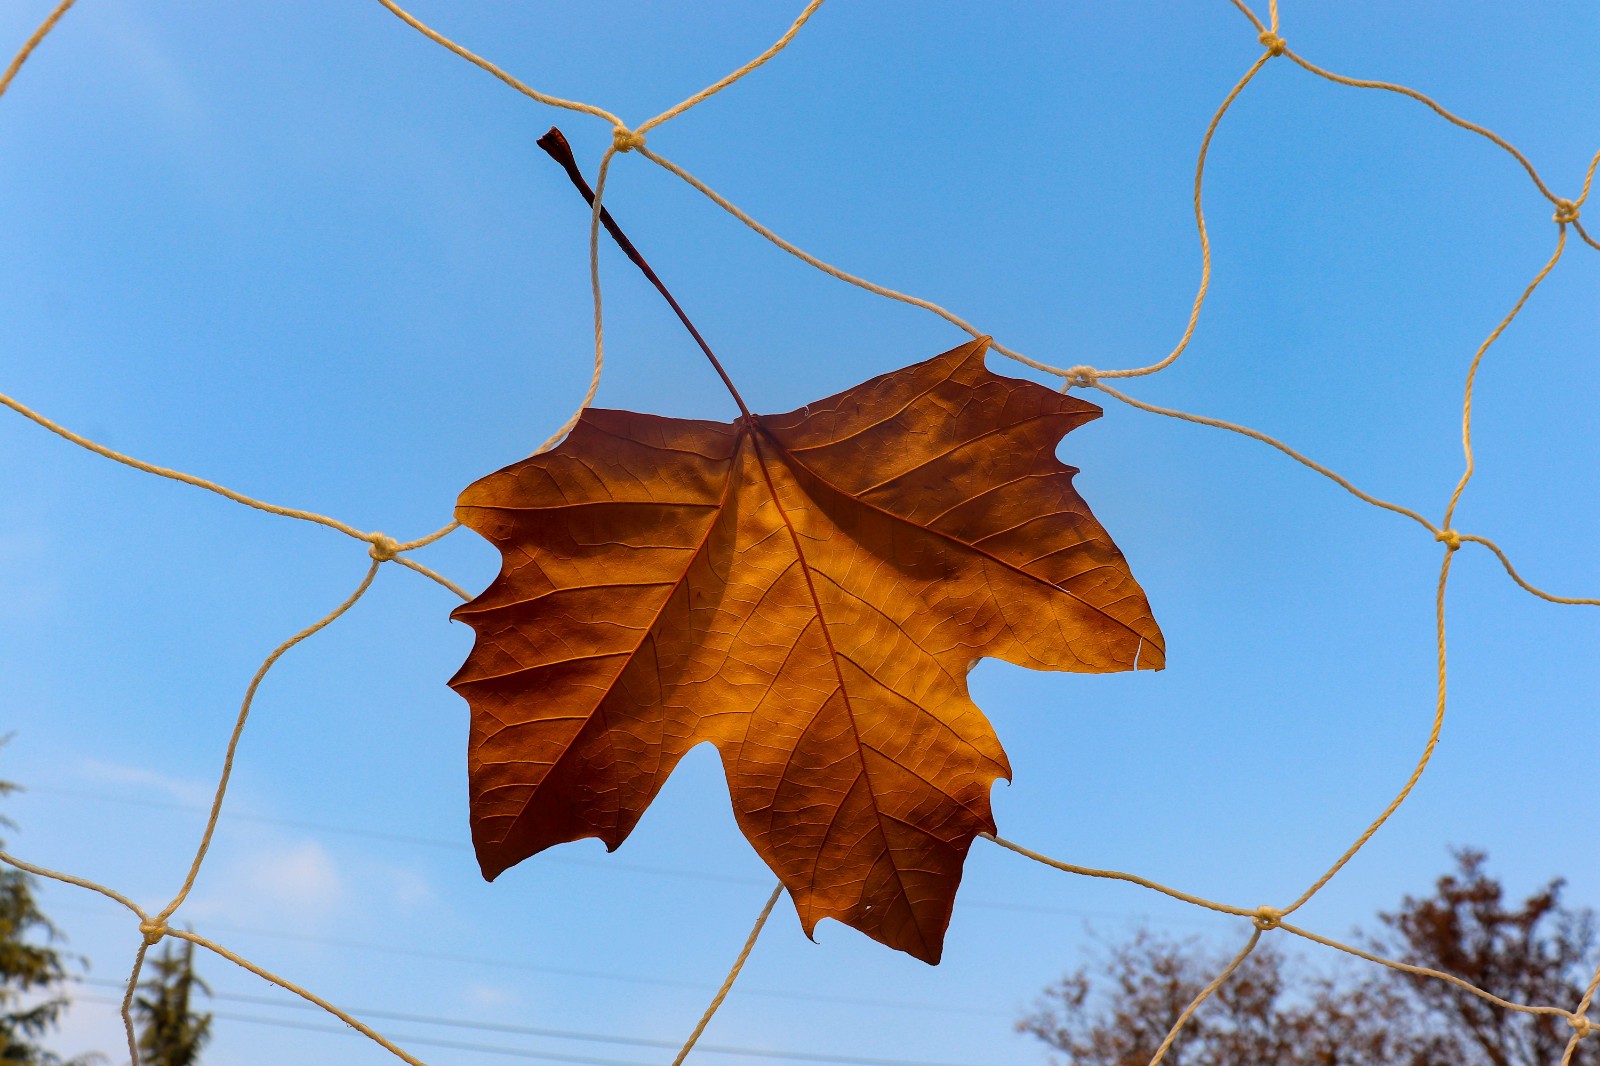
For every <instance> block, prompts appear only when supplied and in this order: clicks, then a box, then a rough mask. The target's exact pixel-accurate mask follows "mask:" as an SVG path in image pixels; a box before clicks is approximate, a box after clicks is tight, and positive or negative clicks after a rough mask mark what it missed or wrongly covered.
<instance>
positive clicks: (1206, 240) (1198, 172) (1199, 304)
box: [639, 51, 1271, 379]
mask: <svg viewBox="0 0 1600 1066" xmlns="http://www.w3.org/2000/svg"><path fill="white" fill-rule="evenodd" d="M1269 58H1271V52H1270V51H1269V52H1268V53H1267V54H1266V55H1263V56H1262V57H1261V58H1260V59H1257V60H1256V61H1255V63H1253V64H1252V65H1251V67H1250V69H1249V70H1248V71H1246V72H1245V75H1244V77H1243V78H1241V79H1239V82H1238V84H1236V85H1235V86H1234V87H1233V89H1232V90H1231V91H1230V92H1229V93H1228V95H1227V97H1226V98H1224V99H1223V101H1222V104H1221V106H1220V107H1218V108H1217V111H1216V113H1215V114H1214V115H1212V117H1211V122H1210V124H1209V125H1208V126H1207V127H1206V133H1205V136H1204V137H1203V138H1202V139H1201V142H1200V153H1199V156H1198V158H1197V160H1196V162H1195V174H1194V213H1195V223H1196V226H1197V229H1198V232H1199V235H1200V287H1199V290H1198V291H1197V292H1196V293H1195V298H1194V303H1193V305H1192V306H1191V307H1190V309H1189V319H1188V322H1187V324H1186V325H1185V326H1184V331H1183V335H1182V336H1181V337H1180V338H1179V340H1178V343H1177V345H1176V346H1175V347H1174V348H1173V349H1172V351H1171V352H1169V353H1168V354H1167V355H1166V356H1165V357H1164V358H1162V359H1161V360H1159V361H1157V362H1155V363H1152V364H1150V365H1149V366H1144V367H1138V368H1135V369H1132V370H1101V371H1096V372H1094V373H1095V374H1097V375H1098V376H1099V377H1113V378H1117V377H1141V376H1143V375H1146V374H1154V373H1156V372H1157V371H1159V370H1162V369H1165V368H1166V367H1168V366H1171V365H1172V363H1173V362H1175V361H1176V360H1177V358H1178V357H1179V356H1180V355H1182V354H1183V352H1184V350H1185V349H1187V348H1188V347H1189V342H1190V341H1191V340H1193V339H1194V332H1195V328H1196V326H1197V325H1198V323H1199V321H1200V311H1201V309H1202V308H1203V307H1204V305H1205V299H1206V294H1207V293H1208V292H1209V291H1210V288H1211V238H1210V236H1209V235H1208V233H1207V231H1206V220H1205V210H1204V208H1203V206H1202V193H1203V189H1204V182H1205V168H1206V159H1207V157H1208V154H1209V152H1210V149H1211V141H1212V138H1213V137H1214V136H1215V135H1216V132H1217V128H1218V126H1220V125H1221V123H1222V117H1223V116H1224V115H1225V114H1227V112H1228V108H1230V107H1231V106H1232V105H1233V102H1234V100H1236V99H1238V96H1239V94H1240V93H1241V92H1243V91H1244V87H1245V86H1246V85H1248V84H1250V80H1251V79H1252V78H1254V77H1255V76H1256V74H1257V72H1259V71H1260V70H1261V68H1262V67H1263V66H1264V65H1265V64H1266V61H1267V60H1268V59H1269ZM639 154H640V155H642V156H644V157H645V158H646V159H648V160H650V161H651V162H652V163H655V164H656V165H657V166H659V167H661V168H662V169H663V170H666V171H667V172H668V173H671V174H673V175H675V176H676V177H677V178H679V179H680V180H682V181H683V182H685V183H687V184H688V185H689V186H690V187H691V188H693V189H695V190H696V191H697V192H699V193H700V194H701V195H702V196H704V197H706V198H707V199H708V200H710V201H711V202H712V203H714V204H716V205H717V206H718V207H720V208H722V209H723V210H724V211H726V212H727V213H728V214H730V215H732V216H733V217H734V218H736V219H738V220H739V221H740V222H742V223H744V224H745V225H746V226H747V227H749V228H750V229H751V230H753V231H755V232H756V233H758V234H760V235H761V236H762V237H764V238H765V239H766V240H768V241H770V242H771V243H773V244H774V245H776V246H778V247H779V248H781V249H783V250H784V251H785V252H788V253H789V254H790V255H792V256H794V257H795V258H796V259H799V260H800V261H801V262H804V263H806V264H808V265H810V266H812V267H815V268H816V269H818V270H820V271H822V272H823V273H824V274H827V275H829V276H830V277H834V278H838V279H839V280H840V281H843V282H846V283H848V284H850V285H854V286H856V287H857V288H859V289H864V290H866V291H867V292H870V293H873V294H875V295H878V296H883V297H886V298H888V299H890V300H896V301H898V302H900V303H904V304H910V305H911V306H913V307H920V308H922V309H923V310H925V311H931V312H932V313H934V314H936V315H938V316H939V317H940V318H942V319H944V320H945V321H946V322H949V323H950V324H951V325H953V326H955V327H956V328H958V329H960V330H962V331H964V332H965V333H967V334H968V335H970V336H972V337H983V336H985V335H986V334H984V333H983V331H981V330H979V329H978V327H976V326H974V325H973V324H972V323H970V322H968V321H967V320H966V319H964V318H962V317H961V316H959V315H957V314H956V313H955V312H953V311H950V310H948V309H946V308H944V307H941V306H940V305H938V304H936V303H934V302H933V301H932V300H925V299H923V298H922V297H920V296H912V295H910V294H908V293H904V292H900V291H899V290H897V289H890V288H887V287H885V286H882V285H879V284H877V283H876V282H872V281H868V280H867V279H866V278H863V277H860V276H859V275H856V274H851V273H849V272H848V271H845V270H841V269H840V268H839V267H836V266H834V265H833V264H832V263H828V262H826V261H824V260H822V259H819V258H817V257H816V256H814V255H812V254H811V253H810V252H807V251H805V250H804V249H802V248H800V247H799V246H798V245H796V244H794V243H792V242H790V241H787V240H785V239H784V238H782V237H780V236H778V234H777V233H775V232H773V230H771V229H770V228H768V227H767V226H764V225H762V224H761V223H760V222H758V221H756V219H755V218H753V217H752V216H751V215H750V214H749V213H748V212H746V211H744V210H743V209H741V208H739V207H737V206H735V205H734V204H733V203H732V202H731V201H730V200H728V199H727V197H725V196H723V195H722V194H721V193H719V192H717V191H716V190H715V189H713V188H711V186H709V185H707V184H706V183H705V182H703V181H701V180H700V179H699V178H697V177H695V176H694V175H693V174H691V173H690V172H689V171H688V170H686V169H684V168H683V167H681V166H679V165H678V164H677V163H674V162H672V161H671V160H669V159H666V158H665V157H663V156H661V155H659V154H657V153H655V152H652V151H650V150H649V149H647V148H644V147H642V146H641V147H640V148H639ZM990 346H991V347H992V348H993V349H994V350H995V351H997V352H999V353H1000V354H1001V355H1004V356H1006V357H1008V358H1010V359H1014V360H1016V361H1017V362H1019V363H1022V364H1024V365H1026V366H1031V367H1033V368H1034V369H1035V370H1042V371H1044V372H1045V373H1048V374H1055V375H1056V376H1058V377H1062V378H1068V379H1071V378H1072V377H1073V376H1074V373H1075V372H1079V373H1081V372H1085V371H1088V369H1089V368H1087V367H1072V368H1070V369H1065V368H1062V367H1058V366H1052V365H1051V364H1049V363H1044V362H1040V361H1039V360H1037V359H1034V358H1032V357H1031V356H1027V355H1024V354H1023V353H1021V352H1019V351H1016V350H1015V349H1013V348H1008V347H1007V346H1005V345H1004V344H999V343H991V345H990Z"/></svg>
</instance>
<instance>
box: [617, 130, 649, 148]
mask: <svg viewBox="0 0 1600 1066" xmlns="http://www.w3.org/2000/svg"><path fill="white" fill-rule="evenodd" d="M611 146H612V147H613V148H615V149H616V150H617V151H619V152H631V151H633V150H634V149H635V148H643V147H644V134H642V133H635V132H633V131H632V130H630V129H629V128H628V127H626V126H613V127H611Z"/></svg>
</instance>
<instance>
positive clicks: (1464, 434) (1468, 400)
mask: <svg viewBox="0 0 1600 1066" xmlns="http://www.w3.org/2000/svg"><path fill="white" fill-rule="evenodd" d="M1566 246H1567V227H1566V226H1562V227H1561V235H1560V236H1559V237H1557V238H1556V250H1555V252H1554V253H1553V254H1551V256H1550V259H1549V261H1548V262H1546V263H1545V265H1544V267H1543V268H1542V269H1541V270H1540V271H1539V273H1537V274H1535V275H1534V277H1533V280H1532V281H1530V282H1528V287H1527V288H1525V289H1523V290H1522V295H1521V296H1520V297H1518V298H1517V302H1516V303H1515V304H1513V305H1512V308H1511V310H1510V311H1508V312H1507V313H1506V316H1505V317H1504V318H1502V319H1501V320H1500V322H1499V324H1498V325H1496V326H1495V327H1494V329H1493V331H1491V332H1490V334H1489V335H1488V336H1487V337H1485V338H1484V340H1483V343H1482V344H1480V345H1478V350H1477V351H1476V352H1473V353H1472V362H1471V363H1469V364H1468V366H1467V384H1466V388H1465V394H1464V398H1463V400H1462V403H1461V450H1462V452H1464V453H1465V454H1466V458H1467V468H1466V469H1465V470H1464V471H1462V473H1461V480H1460V481H1458V482H1456V488H1455V491H1454V492H1452V493H1451V494H1450V505H1449V506H1448V507H1446V508H1445V509H1444V523H1443V525H1444V528H1446V529H1449V528H1450V520H1451V519H1452V518H1454V517H1455V513H1456V505H1457V504H1459V503H1460V502H1461V494H1462V493H1463V492H1465V491H1466V488H1467V482H1469V481H1471V480H1472V474H1473V471H1474V470H1475V469H1476V466H1475V464H1474V462H1473V457H1472V386H1473V384H1474V383H1475V382H1476V381H1477V377H1478V366H1479V365H1480V364H1481V363H1482V362H1483V355H1484V353H1485V352H1487V351H1488V350H1489V346H1490V345H1492V344H1493V343H1494V342H1495V341H1497V340H1499V339H1500V334H1502V333H1504V332H1505V331H1506V327H1507V326H1509V325H1511V323H1512V322H1513V321H1514V320H1515V319H1516V317H1517V315H1518V314H1520V313H1521V312H1522V308H1523V306H1524V305H1525V304H1526V303H1527V302H1528V297H1530V296H1532V295H1533V291H1534V290H1535V289H1537V288H1538V287H1539V283H1540V282H1542V281H1544V279H1545V278H1547V277H1549V276H1550V271H1552V270H1554V269H1555V267H1556V264H1557V263H1559V262H1561V252H1562V251H1563V250H1564V249H1565V248H1566Z"/></svg>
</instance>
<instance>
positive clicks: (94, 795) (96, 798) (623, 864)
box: [27, 785, 1215, 927]
mask: <svg viewBox="0 0 1600 1066" xmlns="http://www.w3.org/2000/svg"><path fill="white" fill-rule="evenodd" d="M27 791H28V792H37V793H41V794H46V795H52V796H64V797H68V798H71V799H80V800H89V801H91V802H94V803H109V804H112V805H115V806H136V807H150V808H154V809H157V810H168V811H181V812H184V813H186V814H201V815H203V814H205V813H207V811H208V810H209V808H207V807H202V806H197V805H195V804H192V803H178V802H175V801H171V800H155V799H131V798H125V797H121V796H111V795H107V794H105V793H101V792H88V791H83V790H79V789H70V788H52V787H49V786H36V785H29V786H28V788H27ZM224 817H225V818H229V819H235V820H238V821H241V822H256V823H258V824H261V825H278V826H283V827H284V828H286V829H305V830H309V831H311V832H316V833H331V834H334V835H336V836H347V837H359V838H362V839H366V840H380V841H383V842H385V843H389V844H405V845H409V846H411V847H424V848H438V849H441V850H445V851H458V852H470V851H471V850H472V845H470V844H468V843H465V842H464V841H460V840H445V839H442V838H439V837H425V836H412V835H410V834H406V833H389V832H385V831H383V830H381V829H361V828H358V827H355V826H347V825H334V824H332V823H329V822H316V821H307V820H304V819H297V818H277V817H273V816H271V815H265V814H247V813H238V812H235V811H232V810H229V811H227V812H226V813H225V814H224ZM539 861H540V862H541V863H550V864H553V865H559V866H585V867H589V868H591V869H599V870H625V871H628V872H629V873H638V874H648V875H650V876H654V877H676V878H682V879H685V880H691V881H715V882H720V883H722V884H730V885H752V886H759V887H762V888H768V887H770V886H771V885H772V881H771V880H770V879H767V878H761V877H747V876H745V875H743V874H724V873H714V872H710V871H706V870H684V869H680V868H674V867H668V866H651V865H645V864H641V863H631V862H628V861H627V860H625V859H615V858H611V857H609V856H608V857H606V858H604V859H583V858H579V857H577V856H575V855H560V854H552V853H544V854H541V855H540V856H539ZM960 903H961V906H962V907H973V908H977V909H980V910H998V911H1021V912H1024V913H1030V914H1059V915H1062V916H1064V917H1071V918H1102V919H1110V920H1115V921H1121V920H1124V919H1128V918H1137V919H1139V920H1140V921H1146V922H1150V921H1159V922H1161V923H1162V924H1181V925H1205V926H1208V927H1215V923H1214V922H1211V921H1208V920H1206V919H1203V918H1193V917H1189V918H1183V917H1177V916H1172V915H1168V916H1164V917H1161V918H1157V917H1156V916H1154V915H1148V914H1127V913H1117V912H1113V911H1090V910H1083V909H1081V908H1077V907H1056V906H1052V905H1050V904H1045V903H1011V902H1007V901H1003V900H988V899H971V898H969V897H966V896H962V897H961V901H960Z"/></svg>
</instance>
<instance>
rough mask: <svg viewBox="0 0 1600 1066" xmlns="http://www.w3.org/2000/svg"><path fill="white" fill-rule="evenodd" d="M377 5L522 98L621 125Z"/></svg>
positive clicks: (390, 1) (387, 1)
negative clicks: (525, 81) (535, 85)
mask: <svg viewBox="0 0 1600 1066" xmlns="http://www.w3.org/2000/svg"><path fill="white" fill-rule="evenodd" d="M378 3H380V4H382V5H383V6H384V7H386V8H388V9H389V10H390V11H391V12H392V13H393V14H394V15H395V16H396V17H397V18H399V19H400V21H402V22H404V23H405V24H406V25H407V26H410V27H411V28H412V29H414V30H416V31H417V32H418V33H420V34H422V35H423V36H424V37H426V38H428V40H430V41H432V42H433V43H434V44H437V45H441V46H443V47H444V48H448V49H449V50H450V51H452V52H454V53H455V54H456V55H458V56H460V57H461V58H462V59H465V60H466V61H467V62H468V63H471V64H472V65H473V66H475V67H478V68H480V69H482V70H486V71H488V72H489V73H490V74H493V75H494V76H495V77H497V78H499V79H500V80H501V81H503V82H505V83H506V84H507V85H509V86H511V87H512V88H513V89H515V90H517V92H519V93H521V94H522V95H524V96H527V97H529V98H531V99H534V100H537V101H539V103H541V104H549V105H550V106H551V107H559V108H562V109H564V110H567V111H577V112H579V113H580V114H585V115H594V116H595V117H597V118H603V119H605V120H606V121H607V122H609V123H611V125H613V126H620V125H622V120H621V119H620V118H618V117H617V116H616V115H613V114H612V113H611V112H609V111H607V110H606V109H605V108H603V107H596V106H595V105H593V104H586V103H584V102H583V101H581V100H566V99H563V98H561V97H559V96H551V95H550V94H548V93H542V92H540V91H539V90H538V89H535V88H533V87H532V86H530V85H527V84H526V83H524V82H523V81H521V80H520V79H518V78H516V77H515V76H513V75H511V74H508V73H507V72H506V71H504V70H501V69H500V68H499V67H497V66H495V65H494V64H493V63H491V62H489V61H488V60H487V59H484V58H483V57H482V56H480V55H478V54H477V53H475V52H471V51H469V50H467V49H466V48H463V47H462V46H461V45H459V44H456V42H454V41H452V40H451V39H450V38H448V37H446V36H445V35H444V34H442V33H440V32H439V31H437V30H435V29H434V28H433V27H431V26H429V25H427V24H426V23H424V22H423V21H422V20H421V19H418V18H416V17H415V16H414V15H412V14H411V13H410V12H409V11H407V10H406V9H405V8H403V7H401V6H400V5H399V4H397V3H395V2H394V0H378Z"/></svg>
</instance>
